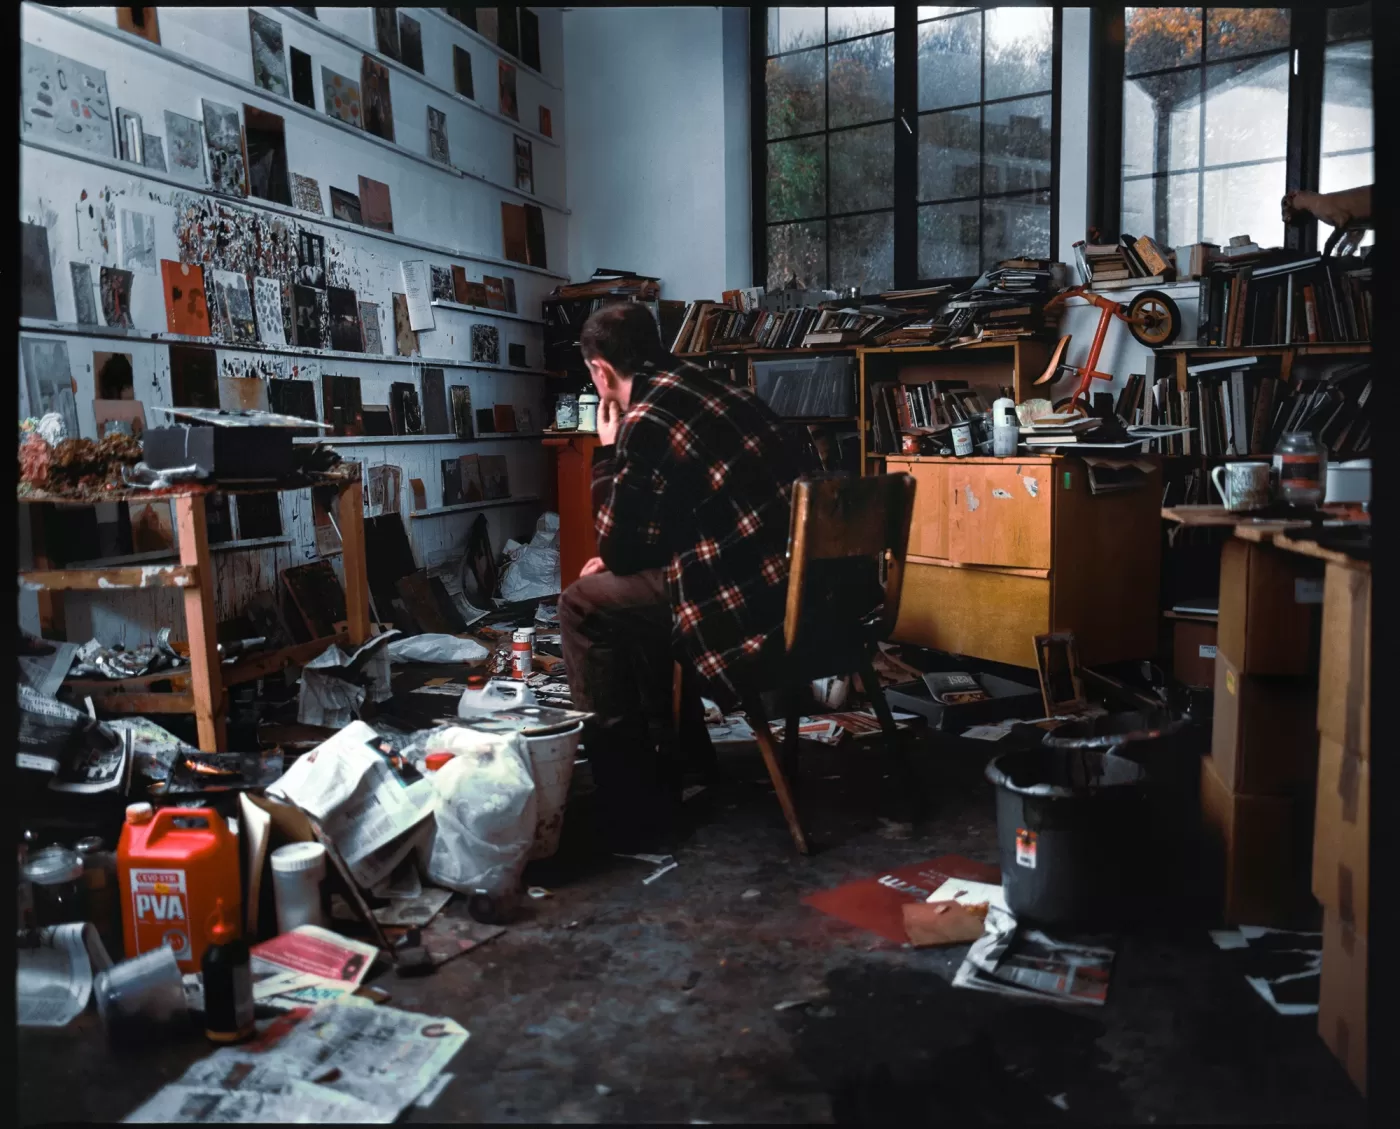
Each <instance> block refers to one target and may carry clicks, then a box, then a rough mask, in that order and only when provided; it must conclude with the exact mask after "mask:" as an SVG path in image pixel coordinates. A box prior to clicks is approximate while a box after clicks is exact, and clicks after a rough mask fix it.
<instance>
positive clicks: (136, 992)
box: [92, 946, 189, 1038]
mask: <svg viewBox="0 0 1400 1129" xmlns="http://www.w3.org/2000/svg"><path fill="white" fill-rule="evenodd" d="M92 994H93V995H94V996H95V997H96V999H97V1014H98V1015H100V1016H101V1017H102V1023H103V1025H104V1026H105V1027H106V1028H107V1033H108V1035H109V1036H112V1037H113V1038H120V1037H123V1036H126V1035H128V1034H135V1033H150V1032H153V1031H155V1030H158V1029H160V1028H165V1027H171V1026H173V1025H174V1024H175V1023H176V1021H178V1020H188V1018H189V1006H188V1004H186V1002H185V983H184V978H183V977H182V976H181V975H180V965H179V963H178V962H177V961H176V959H175V953H174V952H173V951H172V950H171V949H169V948H166V947H164V946H162V947H160V948H157V949H152V950H151V951H150V952H148V953H143V954H142V955H141V956H139V957H137V958H136V959H134V960H126V961H122V963H121V964H114V965H113V966H112V967H111V968H107V969H103V970H102V971H101V972H99V973H98V974H97V975H96V976H95V977H94V978H93V981H92Z"/></svg>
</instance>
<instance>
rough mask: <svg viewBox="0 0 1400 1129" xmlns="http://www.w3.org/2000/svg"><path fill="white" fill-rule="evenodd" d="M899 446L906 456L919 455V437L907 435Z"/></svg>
mask: <svg viewBox="0 0 1400 1129" xmlns="http://www.w3.org/2000/svg"><path fill="white" fill-rule="evenodd" d="M899 446H900V449H901V450H902V451H903V452H904V453H905V454H906V455H917V454H918V453H919V437H918V436H917V435H905V436H904V437H903V438H901V439H900V441H899Z"/></svg>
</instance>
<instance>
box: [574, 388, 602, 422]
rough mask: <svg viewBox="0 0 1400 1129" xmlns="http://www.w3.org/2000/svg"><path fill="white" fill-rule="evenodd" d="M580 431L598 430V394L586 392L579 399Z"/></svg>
mask: <svg viewBox="0 0 1400 1129" xmlns="http://www.w3.org/2000/svg"><path fill="white" fill-rule="evenodd" d="M578 429H579V430H580V431H597V430H598V393H596V392H584V393H583V394H582V395H580V396H579V398H578Z"/></svg>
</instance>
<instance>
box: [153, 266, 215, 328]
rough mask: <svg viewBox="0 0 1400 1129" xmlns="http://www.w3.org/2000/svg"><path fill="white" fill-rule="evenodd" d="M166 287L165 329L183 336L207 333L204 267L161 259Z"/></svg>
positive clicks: (207, 303)
mask: <svg viewBox="0 0 1400 1129" xmlns="http://www.w3.org/2000/svg"><path fill="white" fill-rule="evenodd" d="M160 274H161V282H162V283H163V285H164V288H165V328H166V329H167V330H169V331H170V332H171V333H179V334H182V335H184V336H186V337H208V336H209V299H208V295H207V294H206V292H205V289H204V268H203V267H201V266H200V265H199V264H198V263H177V262H175V261H174V260H173V259H162V260H161V261H160Z"/></svg>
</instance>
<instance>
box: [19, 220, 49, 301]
mask: <svg viewBox="0 0 1400 1129" xmlns="http://www.w3.org/2000/svg"><path fill="white" fill-rule="evenodd" d="M19 235H20V238H19V246H20V273H19V278H20V290H19V316H20V317H22V318H43V319H44V320H46V321H57V320H58V308H57V306H56V305H55V303H54V296H53V266H52V264H51V262H50V260H49V230H48V228H46V227H44V226H43V225H41V224H37V223H22V224H20V225H19Z"/></svg>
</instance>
